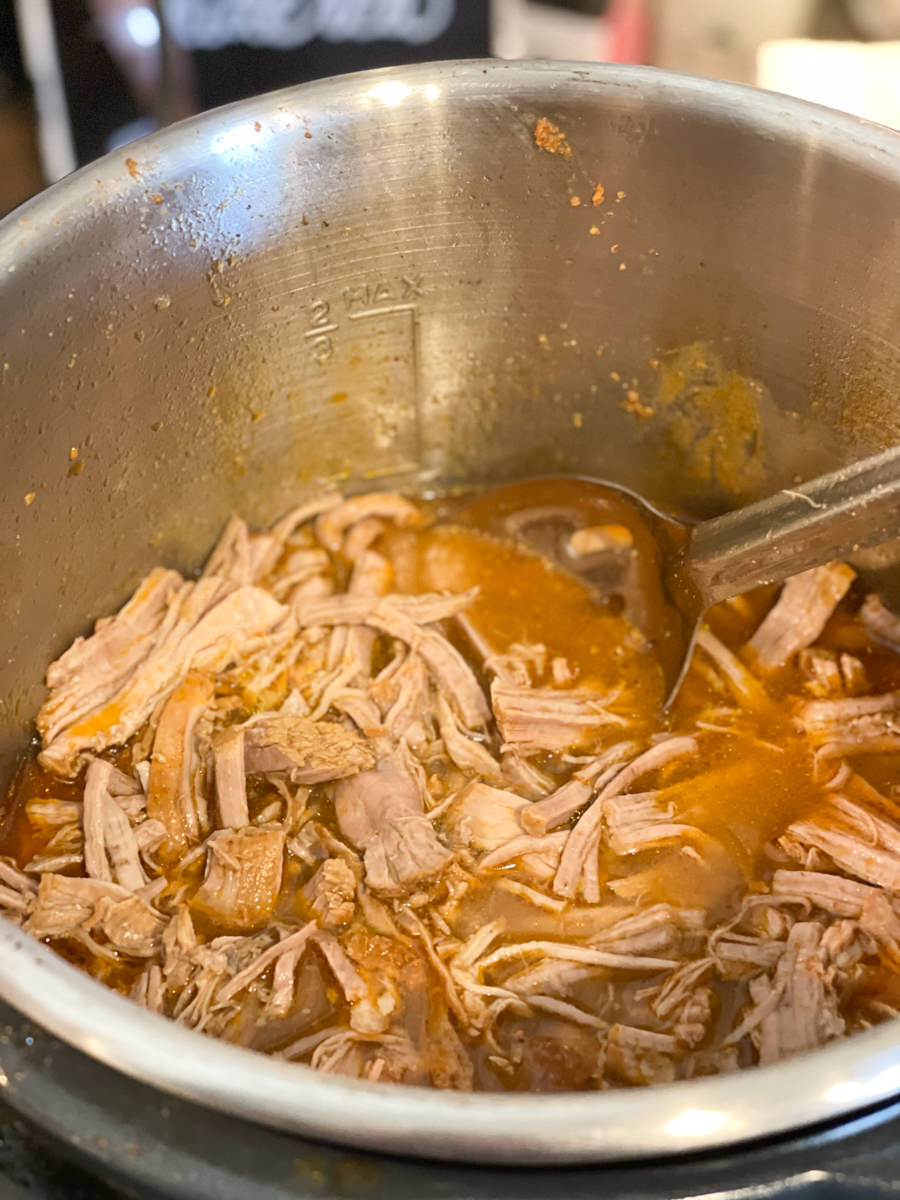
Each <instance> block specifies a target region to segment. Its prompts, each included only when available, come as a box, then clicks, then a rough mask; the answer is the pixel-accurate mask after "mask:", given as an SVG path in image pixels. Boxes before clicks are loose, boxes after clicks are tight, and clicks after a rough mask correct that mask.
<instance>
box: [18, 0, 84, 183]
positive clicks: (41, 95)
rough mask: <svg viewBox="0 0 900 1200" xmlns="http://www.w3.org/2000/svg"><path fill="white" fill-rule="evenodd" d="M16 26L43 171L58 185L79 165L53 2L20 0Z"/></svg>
mask: <svg viewBox="0 0 900 1200" xmlns="http://www.w3.org/2000/svg"><path fill="white" fill-rule="evenodd" d="M16 23H17V25H18V27H19V45H20V46H21V47H22V58H23V59H24V61H25V70H26V71H27V72H28V78H29V79H30V80H31V87H32V90H33V91H34V106H35V108H36V109H37V117H38V120H37V135H38V153H39V155H40V159H41V168H42V170H43V172H44V178H45V179H46V181H47V182H48V183H54V182H55V181H56V180H57V179H62V177H63V175H68V174H69V172H70V171H74V170H75V168H76V167H77V166H78V162H77V160H76V158H75V142H74V139H73V137H72V125H71V122H70V121H69V106H68V103H67V102H66V89H65V84H64V83H63V77H62V68H61V67H60V63H59V52H58V50H57V46H56V30H55V28H54V26H53V11H52V8H51V5H50V0H16Z"/></svg>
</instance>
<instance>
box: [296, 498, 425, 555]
mask: <svg viewBox="0 0 900 1200" xmlns="http://www.w3.org/2000/svg"><path fill="white" fill-rule="evenodd" d="M369 517H381V518H383V519H385V520H387V521H391V522H392V523H393V524H394V525H398V526H400V527H401V528H405V529H409V528H415V527H416V526H418V525H422V524H424V522H425V517H424V516H423V514H422V513H421V512H420V511H419V509H418V508H417V507H416V506H415V504H413V503H412V502H411V501H409V500H406V499H404V497H403V496H399V495H397V493H396V492H367V493H366V495H364V496H354V497H353V498H352V499H350V500H345V501H344V502H343V503H342V504H338V505H336V506H335V507H334V508H330V509H329V510H328V511H327V512H324V513H322V515H321V516H320V517H319V518H318V520H317V521H316V537H317V538H318V539H319V541H320V542H321V543H322V545H323V546H324V547H325V549H326V550H330V551H331V553H332V554H337V553H338V552H339V551H340V550H341V547H342V544H343V539H344V533H345V532H346V531H347V530H348V529H351V528H352V527H353V526H354V525H355V524H356V523H357V522H358V521H363V520H367V519H368V518H369Z"/></svg>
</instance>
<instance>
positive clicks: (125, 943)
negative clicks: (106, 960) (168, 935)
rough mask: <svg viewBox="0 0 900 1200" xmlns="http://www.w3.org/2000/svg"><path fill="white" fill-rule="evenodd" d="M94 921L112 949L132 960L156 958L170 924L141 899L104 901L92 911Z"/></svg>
mask: <svg viewBox="0 0 900 1200" xmlns="http://www.w3.org/2000/svg"><path fill="white" fill-rule="evenodd" d="M94 921H95V923H96V925H97V927H99V928H100V929H101V930H102V932H103V933H104V934H105V935H106V939H107V941H108V942H109V944H110V945H111V946H112V947H113V949H115V950H118V951H119V953H120V954H126V955H128V956H129V957H131V958H152V957H153V955H155V954H158V953H159V952H160V951H161V950H162V946H163V934H164V932H165V930H166V926H167V925H168V923H169V922H168V921H167V920H166V918H165V917H161V916H160V915H159V913H157V912H154V911H153V909H152V908H151V907H150V906H149V905H148V904H146V903H145V902H144V901H143V900H142V899H141V898H140V896H129V897H128V899H127V900H118V901H116V900H111V899H109V898H106V897H104V898H103V899H101V900H100V902H99V903H98V904H97V906H96V908H95V910H94Z"/></svg>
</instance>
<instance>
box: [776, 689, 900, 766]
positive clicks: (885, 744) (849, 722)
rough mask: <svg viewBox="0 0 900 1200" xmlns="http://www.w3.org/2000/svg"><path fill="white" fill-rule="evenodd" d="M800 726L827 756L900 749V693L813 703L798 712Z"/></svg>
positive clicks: (815, 701)
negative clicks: (821, 747)
mask: <svg viewBox="0 0 900 1200" xmlns="http://www.w3.org/2000/svg"><path fill="white" fill-rule="evenodd" d="M797 724H798V726H799V727H800V728H801V729H802V730H803V731H804V732H805V733H806V734H807V735H808V736H809V738H810V739H811V741H812V742H814V743H815V744H816V745H817V746H823V747H825V749H823V751H822V753H823V754H824V755H825V756H826V757H832V758H839V757H842V756H844V755H847V754H879V753H885V752H889V751H891V750H898V749H900V692H885V693H884V694H883V695H881V696H853V697H847V698H846V699H841V700H810V701H809V702H808V703H806V704H803V705H801V706H800V708H799V710H798V712H797Z"/></svg>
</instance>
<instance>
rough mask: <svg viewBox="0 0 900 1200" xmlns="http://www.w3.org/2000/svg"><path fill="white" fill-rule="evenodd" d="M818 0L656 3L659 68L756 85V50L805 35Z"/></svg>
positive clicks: (671, 0)
mask: <svg viewBox="0 0 900 1200" xmlns="http://www.w3.org/2000/svg"><path fill="white" fill-rule="evenodd" d="M818 7H819V0H753V2H752V3H749V0H746V2H745V0H741V2H739V3H729V2H728V0H667V2H660V3H657V4H656V5H655V6H654V16H655V30H654V43H655V46H654V56H653V62H654V63H655V65H656V66H658V67H668V68H669V70H670V71H683V72H684V73H685V74H687V75H705V76H706V77H707V78H710V79H733V80H735V81H737V82H738V83H753V81H754V79H755V76H756V51H757V47H758V46H759V45H760V44H761V43H762V42H767V41H771V40H773V39H775V38H794V37H803V36H804V35H805V34H807V33H809V32H810V31H811V29H812V22H813V20H814V18H815V15H816V12H817V10H818Z"/></svg>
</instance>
